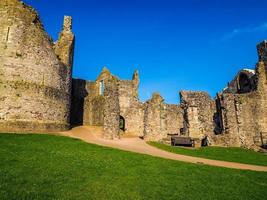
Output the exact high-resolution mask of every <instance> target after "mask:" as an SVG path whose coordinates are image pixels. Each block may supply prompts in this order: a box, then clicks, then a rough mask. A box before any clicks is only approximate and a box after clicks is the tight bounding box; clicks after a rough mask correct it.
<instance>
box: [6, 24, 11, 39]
mask: <svg viewBox="0 0 267 200" xmlns="http://www.w3.org/2000/svg"><path fill="white" fill-rule="evenodd" d="M9 33H10V27H8V28H7V34H6V42H8V40H9Z"/></svg>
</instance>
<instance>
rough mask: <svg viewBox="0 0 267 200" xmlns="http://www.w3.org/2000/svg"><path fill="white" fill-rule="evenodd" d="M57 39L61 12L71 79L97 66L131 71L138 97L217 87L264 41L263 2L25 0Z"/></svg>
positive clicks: (92, 73)
mask: <svg viewBox="0 0 267 200" xmlns="http://www.w3.org/2000/svg"><path fill="white" fill-rule="evenodd" d="M24 2H25V3H27V4H30V5H32V6H33V7H34V8H35V9H36V10H37V11H38V12H39V14H40V16H41V19H42V21H43V23H44V26H45V29H46V30H47V31H48V33H49V34H50V35H51V36H52V37H53V39H54V40H56V39H57V37H58V33H59V32H60V30H61V27H62V21H63V16H64V15H71V16H72V17H73V23H74V24H73V31H74V33H75V35H76V48H75V63H74V72H73V73H74V74H73V76H74V77H77V78H83V79H88V80H94V79H96V77H97V75H98V74H99V73H100V71H101V70H102V68H103V66H107V67H108V68H109V69H110V70H111V72H112V73H113V74H115V75H117V76H119V77H120V78H121V79H130V78H131V77H132V74H133V71H134V70H135V69H138V70H139V72H140V77H141V84H140V99H141V100H142V101H144V100H146V99H148V98H150V97H151V95H152V93H153V92H160V93H161V94H162V96H163V97H164V99H165V101H166V102H168V103H178V102H179V95H178V92H179V90H202V91H207V92H209V94H210V95H211V96H214V95H215V94H216V92H218V91H221V90H222V89H223V87H225V85H226V84H227V82H229V81H230V80H231V79H232V78H233V77H234V76H235V74H236V73H237V71H238V70H239V69H241V68H254V66H255V63H256V62H257V59H258V58H257V53H256V44H257V43H259V42H260V41H262V40H264V39H267V12H266V8H267V1H266V0H221V1H220V0H184V1H182V0H181V1H180V0H120V1H119V0H45V1H36V0H25V1H24Z"/></svg>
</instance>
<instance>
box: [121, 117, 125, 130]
mask: <svg viewBox="0 0 267 200" xmlns="http://www.w3.org/2000/svg"><path fill="white" fill-rule="evenodd" d="M120 130H122V131H125V118H124V117H123V116H121V115H120Z"/></svg>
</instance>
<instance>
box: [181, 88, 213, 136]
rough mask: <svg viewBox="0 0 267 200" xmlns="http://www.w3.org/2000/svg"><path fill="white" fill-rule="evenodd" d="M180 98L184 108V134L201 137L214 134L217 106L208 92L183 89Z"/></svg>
mask: <svg viewBox="0 0 267 200" xmlns="http://www.w3.org/2000/svg"><path fill="white" fill-rule="evenodd" d="M180 98H181V107H182V109H183V110H184V126H183V132H184V134H185V135H188V136H190V137H193V138H199V139H202V138H204V137H205V136H209V135H212V134H213V133H214V128H215V127H214V122H213V119H214V114H215V112H216V108H215V102H214V101H213V100H212V99H211V97H210V96H209V95H208V93H206V92H192V91H181V92H180Z"/></svg>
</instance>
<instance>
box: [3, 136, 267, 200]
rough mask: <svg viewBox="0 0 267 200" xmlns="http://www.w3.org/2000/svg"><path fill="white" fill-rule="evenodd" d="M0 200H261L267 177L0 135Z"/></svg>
mask: <svg viewBox="0 0 267 200" xmlns="http://www.w3.org/2000/svg"><path fill="white" fill-rule="evenodd" d="M0 160H1V162H0V199H1V200H5V199H8V200H12V199H14V200H15V199H16V200H17V199H45V200H48V199H75V200H79V199H85V200H88V199H99V200H108V199H118V200H119V199H121V200H126V199H127V200H131V199H133V200H138V199H149V200H150V199H153V200H157V199H159V200H164V199H175V200H177V199H223V200H225V199H265V198H266V196H267V190H266V188H267V173H264V172H252V171H241V170H231V169H226V168H218V167H210V166H203V165H194V164H186V163H182V162H177V161H171V160H165V159H161V158H155V157H150V156H146V155H140V154H135V153H129V152H125V151H120V150H116V149H111V148H104V147H100V146H96V145H90V144H86V143H84V142H81V141H78V140H74V139H70V138H65V137H57V136H48V135H7V134H0Z"/></svg>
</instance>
